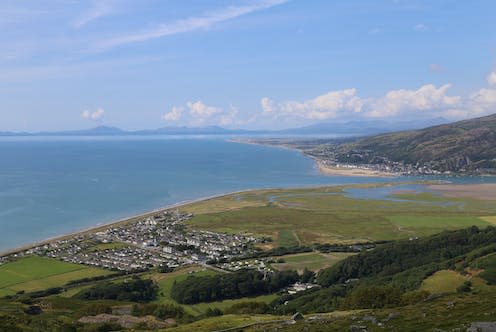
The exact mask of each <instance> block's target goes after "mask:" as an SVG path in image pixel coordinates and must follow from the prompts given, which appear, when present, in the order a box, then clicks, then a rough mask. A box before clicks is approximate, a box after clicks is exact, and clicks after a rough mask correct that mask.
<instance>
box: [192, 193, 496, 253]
mask: <svg viewBox="0 0 496 332" xmlns="http://www.w3.org/2000/svg"><path fill="white" fill-rule="evenodd" d="M370 186H371V185H370V184H369V185H362V186H359V185H355V186H342V187H320V188H312V189H287V190H281V189H279V190H257V191H252V192H246V193H237V194H233V195H232V196H229V195H227V196H223V197H220V198H218V199H210V200H208V201H204V202H200V203H193V204H191V205H185V206H184V207H182V209H183V210H185V211H187V212H195V213H196V214H195V216H194V217H193V219H192V220H191V221H189V227H191V228H196V229H205V230H212V231H219V232H229V233H239V232H247V233H252V234H255V235H258V236H266V237H271V238H272V240H273V243H272V246H278V245H280V246H293V245H296V243H297V241H298V243H299V244H301V245H311V244H313V243H316V242H318V243H353V242H366V241H378V240H395V239H401V238H408V237H411V236H425V235H430V234H434V233H437V232H440V231H442V230H444V229H458V228H464V227H469V226H472V225H476V226H479V227H485V226H488V225H491V224H494V220H493V217H487V216H492V215H495V214H496V204H494V202H489V201H478V200H474V199H470V198H467V199H463V198H449V197H443V196H439V195H434V194H431V193H409V194H403V195H399V194H398V195H392V196H394V197H396V196H401V198H405V199H408V200H399V201H398V200H394V199H388V198H383V199H359V198H352V197H349V196H348V195H347V194H346V193H345V192H344V191H343V190H345V189H347V188H355V187H370ZM376 186H377V185H376ZM217 200H218V201H217Z"/></svg>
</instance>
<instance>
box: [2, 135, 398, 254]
mask: <svg viewBox="0 0 496 332" xmlns="http://www.w3.org/2000/svg"><path fill="white" fill-rule="evenodd" d="M400 180H404V178H398V179H385V178H364V177H345V176H323V175H321V174H320V173H319V172H318V170H317V169H316V167H315V164H314V162H313V160H312V159H310V158H308V157H305V156H303V155H302V154H300V153H299V152H297V151H292V150H288V149H281V148H274V147H266V146H260V145H249V144H239V143H233V142H229V141H227V140H226V139H224V138H208V137H201V138H184V137H13V138H6V137H4V138H0V251H1V250H5V249H9V248H14V247H18V246H21V245H25V244H28V243H32V242H35V241H39V240H43V239H46V238H49V237H53V236H57V235H61V234H64V233H68V232H71V231H76V230H81V229H84V228H87V227H90V226H95V225H97V224H100V223H106V222H110V221H113V220H117V219H120V218H124V217H127V216H130V215H134V214H137V213H142V212H146V211H149V210H152V209H156V208H159V207H163V206H167V205H170V204H174V203H178V202H182V201H185V200H191V199H197V198H201V197H206V196H211V195H217V194H221V193H225V192H232V191H238V190H244V189H255V188H274V187H301V186H315V185H325V184H344V183H365V182H379V181H400Z"/></svg>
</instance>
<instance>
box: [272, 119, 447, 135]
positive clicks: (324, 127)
mask: <svg viewBox="0 0 496 332" xmlns="http://www.w3.org/2000/svg"><path fill="white" fill-rule="evenodd" d="M447 122H449V121H448V120H446V119H444V118H433V119H425V120H417V121H396V122H393V121H384V120H369V121H350V122H327V123H318V124H314V125H310V126H305V127H299V128H290V129H284V130H279V131H278V133H280V134H291V135H329V134H340V135H354V136H367V135H374V134H380V133H387V132H391V131H398V130H410V129H418V128H424V127H428V126H435V125H439V124H443V123H447Z"/></svg>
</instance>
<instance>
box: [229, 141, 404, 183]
mask: <svg viewBox="0 0 496 332" xmlns="http://www.w3.org/2000/svg"><path fill="white" fill-rule="evenodd" d="M228 141H229V142H233V143H240V144H253V145H262V146H270V147H274V148H280V149H286V150H293V151H297V152H299V153H301V154H302V155H304V156H305V157H308V158H311V159H312V160H313V161H314V163H315V166H316V168H317V169H318V170H319V172H320V174H322V175H327V176H355V177H380V178H395V177H398V176H400V174H395V173H388V172H381V171H376V170H372V169H368V168H363V167H356V166H353V167H333V166H329V165H326V164H325V163H324V162H323V161H322V160H320V159H318V158H316V157H314V156H310V155H308V154H306V153H305V152H304V151H302V150H300V149H298V148H296V147H293V146H291V145H289V144H278V145H276V144H268V143H263V142H260V141H256V140H243V139H229V140H228Z"/></svg>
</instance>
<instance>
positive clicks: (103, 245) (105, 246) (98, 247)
mask: <svg viewBox="0 0 496 332" xmlns="http://www.w3.org/2000/svg"><path fill="white" fill-rule="evenodd" d="M126 247H129V244H126V243H122V242H110V243H100V244H97V245H94V246H92V247H90V248H88V251H103V250H108V249H122V248H126Z"/></svg>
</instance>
